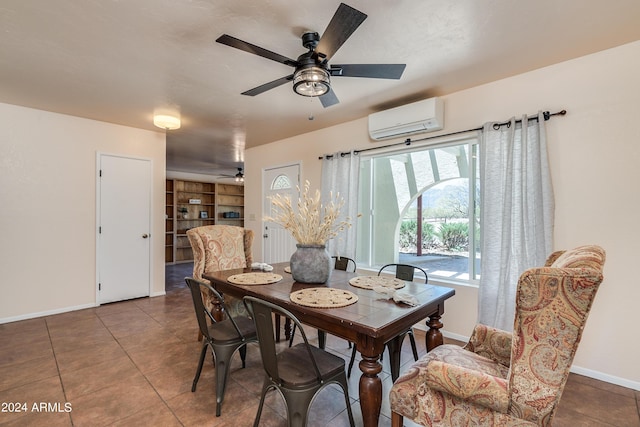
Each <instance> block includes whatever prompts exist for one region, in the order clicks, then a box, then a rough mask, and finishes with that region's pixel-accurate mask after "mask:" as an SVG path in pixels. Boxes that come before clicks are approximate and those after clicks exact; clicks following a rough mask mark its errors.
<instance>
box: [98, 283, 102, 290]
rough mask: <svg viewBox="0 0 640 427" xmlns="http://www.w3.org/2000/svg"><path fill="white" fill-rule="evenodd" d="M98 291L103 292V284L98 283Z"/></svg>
mask: <svg viewBox="0 0 640 427" xmlns="http://www.w3.org/2000/svg"><path fill="white" fill-rule="evenodd" d="M98 290H99V291H101V290H102V283H98Z"/></svg>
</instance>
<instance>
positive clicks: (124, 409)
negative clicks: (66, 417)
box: [71, 375, 162, 427]
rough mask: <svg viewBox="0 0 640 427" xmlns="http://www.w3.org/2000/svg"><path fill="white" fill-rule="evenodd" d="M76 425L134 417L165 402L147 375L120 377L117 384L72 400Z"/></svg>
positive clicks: (104, 423)
mask: <svg viewBox="0 0 640 427" xmlns="http://www.w3.org/2000/svg"><path fill="white" fill-rule="evenodd" d="M72 403H73V411H72V412H71V419H72V420H73V425H74V426H78V427H82V426H91V427H93V426H100V425H109V424H112V423H115V422H116V421H120V420H122V419H124V418H127V417H130V416H133V415H135V414H137V413H138V412H140V411H141V410H143V409H145V408H149V407H151V406H154V405H159V404H162V400H161V399H160V397H159V396H158V394H157V393H156V392H155V391H154V390H153V388H152V387H151V386H150V385H149V383H148V382H147V381H146V379H145V378H144V377H142V376H141V375H137V376H135V377H134V378H126V379H125V378H120V382H119V383H118V384H114V385H111V386H109V387H106V388H103V389H100V390H98V391H96V392H93V393H88V394H84V395H82V396H79V397H77V398H75V399H73V401H72Z"/></svg>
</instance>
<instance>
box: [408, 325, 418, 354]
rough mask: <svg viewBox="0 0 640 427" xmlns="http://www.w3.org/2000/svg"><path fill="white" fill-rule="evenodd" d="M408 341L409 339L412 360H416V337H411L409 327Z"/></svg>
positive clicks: (411, 333) (411, 332)
mask: <svg viewBox="0 0 640 427" xmlns="http://www.w3.org/2000/svg"><path fill="white" fill-rule="evenodd" d="M409 341H411V350H412V351H413V360H415V361H418V349H417V347H416V339H415V338H414V337H413V331H412V330H411V329H409Z"/></svg>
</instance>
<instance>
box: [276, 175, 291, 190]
mask: <svg viewBox="0 0 640 427" xmlns="http://www.w3.org/2000/svg"><path fill="white" fill-rule="evenodd" d="M289 188H291V181H289V177H288V176H287V175H278V176H276V177H275V179H274V180H273V182H272V183H271V189H272V190H286V189H289Z"/></svg>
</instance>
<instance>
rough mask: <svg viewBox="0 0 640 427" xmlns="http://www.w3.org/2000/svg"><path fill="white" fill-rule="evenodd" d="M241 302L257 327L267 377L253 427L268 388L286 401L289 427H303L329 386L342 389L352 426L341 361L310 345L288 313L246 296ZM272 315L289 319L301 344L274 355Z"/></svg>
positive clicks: (347, 392) (299, 325)
mask: <svg viewBox="0 0 640 427" xmlns="http://www.w3.org/2000/svg"><path fill="white" fill-rule="evenodd" d="M244 302H245V305H246V306H247V310H248V311H249V313H250V314H251V316H252V317H253V320H254V322H255V325H256V331H257V334H258V342H259V343H260V355H261V356H262V365H263V366H264V370H265V374H266V375H265V379H264V384H263V387H262V394H261V396H260V406H258V413H257V414H256V419H255V421H254V424H253V425H254V427H258V425H259V423H260V416H261V415H262V408H263V406H264V401H265V397H266V395H267V392H268V391H269V390H271V389H275V390H278V392H279V393H280V394H281V395H282V397H283V398H284V400H285V406H286V408H287V420H288V425H289V427H305V426H306V425H307V418H308V413H309V407H310V406H311V402H312V401H313V398H314V397H315V396H316V394H317V393H318V392H319V391H320V390H321V389H323V388H324V387H326V386H327V385H329V384H337V385H339V386H340V387H341V388H342V391H343V393H344V400H345V404H346V406H347V414H348V416H349V424H350V425H351V426H354V425H355V424H354V420H353V413H352V412H351V404H350V401H349V388H348V385H347V376H346V374H345V361H344V359H343V358H341V357H338V356H336V355H333V354H331V353H329V352H327V351H325V350H322V349H320V348H318V347H315V346H312V345H311V344H309V341H308V340H307V336H306V334H305V332H304V329H303V328H302V325H301V324H300V322H299V320H298V319H297V318H296V317H295V316H294V315H293V314H292V313H291V312H290V311H288V310H286V309H284V308H282V307H279V306H277V305H275V304H272V303H270V302H268V301H264V300H261V299H258V298H254V297H249V296H247V297H244ZM273 314H276V315H280V316H283V317H286V318H287V319H291V322H292V323H293V324H294V325H296V326H297V327H298V329H299V330H300V335H301V336H302V340H303V341H302V342H301V343H298V344H296V345H295V346H293V347H290V348H288V347H287V348H285V349H284V350H282V351H280V352H277V351H276V339H275V332H274V327H273V318H274V316H273Z"/></svg>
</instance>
